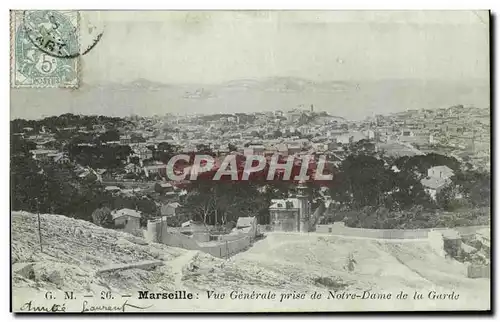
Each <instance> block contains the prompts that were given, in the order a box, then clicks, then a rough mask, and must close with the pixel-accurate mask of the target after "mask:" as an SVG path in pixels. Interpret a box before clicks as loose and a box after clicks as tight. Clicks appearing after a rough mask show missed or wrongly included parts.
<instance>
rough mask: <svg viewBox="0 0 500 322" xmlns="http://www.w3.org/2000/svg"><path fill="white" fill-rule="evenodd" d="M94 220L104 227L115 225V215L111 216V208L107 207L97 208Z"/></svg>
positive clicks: (93, 215) (93, 216) (93, 214)
mask: <svg viewBox="0 0 500 322" xmlns="http://www.w3.org/2000/svg"><path fill="white" fill-rule="evenodd" d="M92 222H93V223H94V224H96V225H98V226H101V227H104V228H111V227H113V217H112V216H111V210H110V209H109V208H107V207H103V208H97V209H96V210H94V212H93V213H92Z"/></svg>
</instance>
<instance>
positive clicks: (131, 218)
mask: <svg viewBox="0 0 500 322" xmlns="http://www.w3.org/2000/svg"><path fill="white" fill-rule="evenodd" d="M111 216H112V217H113V221H114V222H115V226H123V228H124V230H126V231H133V230H135V229H139V228H140V227H141V223H140V221H141V213H140V211H137V210H133V209H128V208H123V209H120V210H113V211H112V212H111Z"/></svg>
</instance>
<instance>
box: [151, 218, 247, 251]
mask: <svg viewBox="0 0 500 322" xmlns="http://www.w3.org/2000/svg"><path fill="white" fill-rule="evenodd" d="M167 229H168V227H167V223H166V222H165V221H163V222H161V221H159V220H158V221H148V229H147V231H146V232H145V234H144V237H145V238H146V240H148V241H151V242H156V243H162V244H165V245H168V246H172V247H180V248H184V249H189V250H200V251H203V252H205V253H208V254H211V255H212V256H215V257H220V258H226V257H228V256H232V255H234V254H236V253H239V252H241V251H242V250H244V249H246V248H247V247H249V246H250V245H251V243H252V241H253V239H252V237H253V236H248V235H247V234H244V233H240V234H238V235H232V236H231V237H230V238H227V240H220V241H213V242H208V239H209V234H207V233H202V234H200V236H197V235H196V234H194V235H193V236H192V237H191V236H186V235H184V234H182V233H180V232H179V231H175V230H174V231H167Z"/></svg>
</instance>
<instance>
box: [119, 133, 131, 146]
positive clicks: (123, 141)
mask: <svg viewBox="0 0 500 322" xmlns="http://www.w3.org/2000/svg"><path fill="white" fill-rule="evenodd" d="M130 143H132V137H131V136H130V135H120V144H121V145H127V144H130Z"/></svg>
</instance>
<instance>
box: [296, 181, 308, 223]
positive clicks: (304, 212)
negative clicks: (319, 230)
mask: <svg viewBox="0 0 500 322" xmlns="http://www.w3.org/2000/svg"><path fill="white" fill-rule="evenodd" d="M297 199H298V200H299V216H298V218H297V219H298V225H297V227H298V228H299V229H298V231H301V232H309V217H310V213H309V202H308V200H307V187H306V185H305V184H304V181H300V182H299V185H298V187H297Z"/></svg>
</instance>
